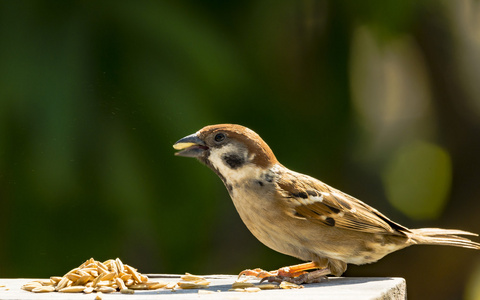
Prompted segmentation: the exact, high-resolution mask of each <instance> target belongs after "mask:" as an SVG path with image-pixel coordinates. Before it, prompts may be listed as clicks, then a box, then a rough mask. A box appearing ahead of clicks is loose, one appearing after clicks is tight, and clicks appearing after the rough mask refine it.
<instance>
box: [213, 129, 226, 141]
mask: <svg viewBox="0 0 480 300" xmlns="http://www.w3.org/2000/svg"><path fill="white" fill-rule="evenodd" d="M213 139H214V140H215V142H217V143H220V142H223V140H225V133H222V132H220V133H217V134H216V135H215V137H214V138H213Z"/></svg>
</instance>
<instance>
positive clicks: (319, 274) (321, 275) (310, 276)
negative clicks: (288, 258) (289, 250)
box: [238, 262, 330, 284]
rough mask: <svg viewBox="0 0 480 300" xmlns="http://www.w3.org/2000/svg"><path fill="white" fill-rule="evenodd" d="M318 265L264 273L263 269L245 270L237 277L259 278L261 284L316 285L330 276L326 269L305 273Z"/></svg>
mask: <svg viewBox="0 0 480 300" xmlns="http://www.w3.org/2000/svg"><path fill="white" fill-rule="evenodd" d="M318 268H319V265H318V264H317V263H315V262H309V263H305V264H300V265H295V266H290V267H283V268H280V269H278V270H276V271H270V272H268V271H265V270H263V269H259V268H257V269H253V270H250V269H247V270H244V271H242V272H241V273H240V274H239V275H238V277H240V276H242V275H245V276H255V277H257V278H261V279H262V280H261V282H263V281H268V282H282V281H287V282H291V283H295V284H302V283H316V282H321V281H324V280H325V279H326V276H325V275H328V274H330V270H329V269H328V268H324V269H319V270H316V271H312V272H307V270H311V269H318Z"/></svg>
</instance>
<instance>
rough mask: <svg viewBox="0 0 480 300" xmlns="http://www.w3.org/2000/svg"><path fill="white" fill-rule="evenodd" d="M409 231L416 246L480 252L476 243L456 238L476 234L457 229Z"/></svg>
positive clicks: (478, 244)
mask: <svg viewBox="0 0 480 300" xmlns="http://www.w3.org/2000/svg"><path fill="white" fill-rule="evenodd" d="M410 231H411V232H412V236H411V238H412V240H413V241H414V242H415V243H417V244H424V245H446V246H456V247H463V248H469V249H477V250H480V243H476V242H474V241H471V240H469V239H467V238H464V237H460V236H458V235H471V236H478V234H476V233H472V232H468V231H463V230H457V229H441V228H421V229H411V230H410Z"/></svg>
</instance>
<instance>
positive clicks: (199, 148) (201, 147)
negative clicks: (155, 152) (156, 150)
mask: <svg viewBox="0 0 480 300" xmlns="http://www.w3.org/2000/svg"><path fill="white" fill-rule="evenodd" d="M173 148H175V149H176V150H181V151H179V152H176V153H175V155H178V156H185V157H199V156H201V155H202V154H203V153H204V152H205V151H206V150H208V147H207V146H206V145H205V142H204V141H202V140H201V139H200V138H199V137H198V136H197V134H196V133H194V134H191V135H189V136H186V137H184V138H182V139H179V140H178V141H177V142H176V143H175V144H173Z"/></svg>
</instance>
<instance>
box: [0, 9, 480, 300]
mask: <svg viewBox="0 0 480 300" xmlns="http://www.w3.org/2000/svg"><path fill="white" fill-rule="evenodd" d="M0 45H1V46H0V204H1V207H0V277H48V276H51V275H62V274H64V273H65V272H67V271H68V270H70V269H71V268H73V267H75V266H78V265H79V264H81V263H82V262H83V261H85V260H86V259H88V258H90V257H94V258H95V259H98V260H106V259H109V258H115V257H120V258H121V259H122V260H123V261H124V262H125V263H128V264H130V265H133V266H135V267H138V268H139V271H140V272H142V273H183V272H191V273H199V274H207V273H230V274H235V273H238V272H240V271H241V270H243V269H245V268H252V267H262V268H265V269H276V268H279V267H281V266H285V265H288V264H295V263H298V261H297V260H296V259H294V258H290V257H287V256H284V255H281V254H278V253H275V252H274V251H272V250H270V249H268V248H267V247H265V246H263V245H262V244H260V242H258V241H257V240H256V239H255V238H254V237H253V236H252V235H251V234H250V233H249V232H248V230H247V229H246V227H245V226H244V225H243V223H242V222H241V220H240V218H239V217H238V215H237V213H236V211H235V209H234V207H233V205H232V203H231V200H230V198H229V196H228V194H227V191H226V189H225V188H224V186H223V184H222V182H221V181H220V180H219V179H218V178H217V176H216V175H215V174H214V173H213V172H211V171H210V170H208V169H207V168H206V167H204V166H202V165H201V164H199V163H198V162H196V161H194V160H192V159H185V158H177V157H174V155H173V153H174V150H173V149H172V144H173V143H174V142H175V141H176V140H178V139H179V138H181V137H183V136H185V135H187V134H190V133H193V132H195V131H197V130H198V129H200V128H201V127H203V126H205V125H210V124H215V123H238V124H242V125H245V126H248V127H250V128H252V129H253V130H255V131H257V133H259V134H260V135H261V136H262V137H263V138H264V139H265V140H266V142H267V143H268V144H269V145H270V146H271V147H272V149H273V150H274V151H275V153H276V155H277V158H278V159H279V160H280V161H281V162H282V163H283V164H284V165H285V166H287V167H289V168H291V169H293V170H296V171H299V172H302V173H306V174H309V175H312V176H314V177H317V178H320V179H321V180H323V181H325V182H326V183H328V184H330V185H333V186H334V187H337V188H339V189H341V190H343V191H345V192H347V193H349V194H352V195H354V196H356V197H358V198H360V199H362V200H363V201H365V202H367V203H369V204H370V205H373V206H374V207H376V208H378V209H379V210H380V211H382V212H384V213H385V214H386V215H387V216H390V217H391V218H392V219H394V220H396V221H398V222H400V223H402V224H404V225H406V226H408V227H427V226H428V227H444V228H461V229H465V230H469V231H473V232H477V233H478V232H480V221H479V213H480V156H479V153H480V84H479V83H480V2H479V1H477V0H458V1H456V0H438V1H437V0H435V1H434V0H431V1H429V0H424V1H413V0H403V1H312V0H301V1H272V0H270V1H219V0H212V1H194V0H180V1H22V0H16V1H1V2H0ZM476 240H477V241H478V238H477V239H476ZM345 275H346V276H400V277H404V278H406V280H407V286H408V294H409V299H466V300H472V299H480V256H479V252H478V251H477V252H475V251H473V250H467V249H459V248H452V247H432V246H418V247H410V248H408V249H405V250H402V251H400V252H397V253H394V254H391V255H389V256H387V257H386V258H384V259H383V260H381V261H380V262H378V263H376V264H373V265H368V266H361V267H358V266H350V267H349V269H348V271H347V273H346V274H345Z"/></svg>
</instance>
